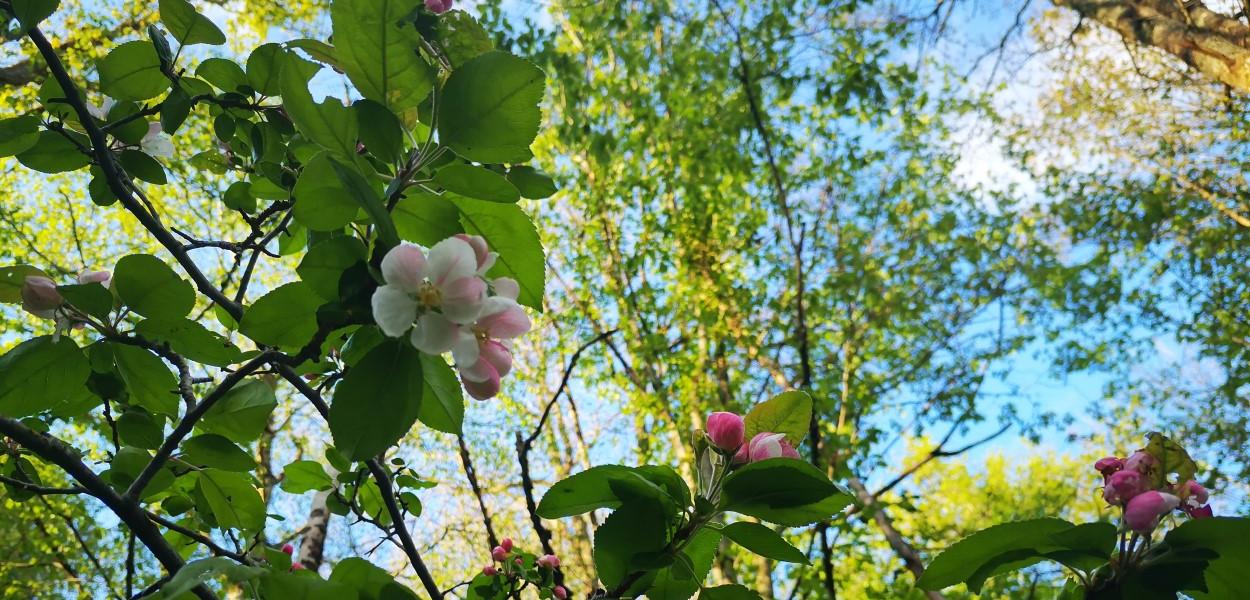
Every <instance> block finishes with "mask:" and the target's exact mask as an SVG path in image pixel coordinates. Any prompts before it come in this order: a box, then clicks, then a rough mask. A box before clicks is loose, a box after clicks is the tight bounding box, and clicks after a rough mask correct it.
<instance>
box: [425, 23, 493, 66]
mask: <svg viewBox="0 0 1250 600" xmlns="http://www.w3.org/2000/svg"><path fill="white" fill-rule="evenodd" d="M436 33H437V35H438V42H439V46H441V47H442V49H443V53H444V54H446V55H447V60H448V61H450V62H451V64H452V66H453V67H459V66H460V65H463V64H464V63H466V62H468V61H470V60H472V59H473V58H476V57H478V56H480V55H482V54H486V53H487V52H490V51H491V50H494V49H495V45H494V44H493V43H492V42H491V39H490V34H489V33H487V32H486V30H485V29H483V28H482V26H481V25H480V24H478V22H477V20H475V19H474V18H473V17H472V16H470V15H469V13H467V12H465V11H463V10H452V11H448V12H445V13H443V14H442V15H441V16H439V18H438V30H437V32H436Z"/></svg>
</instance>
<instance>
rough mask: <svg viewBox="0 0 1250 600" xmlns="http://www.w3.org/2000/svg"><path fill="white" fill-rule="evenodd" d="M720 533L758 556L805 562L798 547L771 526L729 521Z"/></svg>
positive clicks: (805, 557)
mask: <svg viewBox="0 0 1250 600" xmlns="http://www.w3.org/2000/svg"><path fill="white" fill-rule="evenodd" d="M720 532H721V535H724V536H725V537H727V538H729V539H731V540H733V541H734V543H736V544H738V545H739V546H742V547H743V548H746V549H747V550H750V551H751V552H754V553H756V554H758V555H760V556H763V557H766V558H771V559H773V560H781V561H785V562H792V563H800V564H807V556H805V555H804V554H803V553H802V552H801V551H799V549H798V548H795V547H794V546H791V545H790V543H789V542H787V541H786V540H785V538H783V537H781V534H779V533H777V532H776V531H773V530H772V528H770V527H767V526H765V525H760V524H759V523H752V522H750V521H738V522H736V523H730V524H728V525H726V526H724V527H723V528H721V530H720Z"/></svg>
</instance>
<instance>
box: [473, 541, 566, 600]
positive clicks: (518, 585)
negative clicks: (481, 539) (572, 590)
mask: <svg viewBox="0 0 1250 600" xmlns="http://www.w3.org/2000/svg"><path fill="white" fill-rule="evenodd" d="M490 557H491V559H492V560H493V561H494V562H495V563H499V564H498V566H496V565H495V564H489V565H486V566H485V567H483V568H482V575H481V576H480V577H481V578H485V581H479V580H474V582H473V584H472V585H473V586H474V587H479V588H481V589H480V590H479V593H481V595H482V596H483V597H488V598H490V597H514V596H515V594H516V593H518V592H520V591H521V590H522V589H525V587H526V586H528V585H533V586H535V587H536V588H538V589H539V590H540V592H539V593H540V596H542V597H544V598H556V599H557V600H565V599H566V598H568V597H569V591H568V590H567V589H565V588H564V586H562V585H556V583H555V574H556V569H558V568H560V559H559V558H556V555H554V554H544V555H542V556H535V555H533V554H529V553H526V552H523V551H521V550H520V549H518V548H516V547H515V546H514V544H513V543H512V540H511V539H508V538H504V539H503V540H501V541H500V542H499V545H498V546H495V547H494V548H493V549H491V551H490ZM548 590H550V594H546V593H544V592H546V591H548ZM491 592H495V593H491Z"/></svg>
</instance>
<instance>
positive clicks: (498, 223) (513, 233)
mask: <svg viewBox="0 0 1250 600" xmlns="http://www.w3.org/2000/svg"><path fill="white" fill-rule="evenodd" d="M452 202H453V203H454V204H455V205H456V208H457V209H459V210H460V223H461V224H462V225H464V230H465V232H466V233H471V234H476V235H480V236H482V237H484V238H486V242H487V243H488V244H489V245H490V249H491V250H492V251H494V252H498V253H499V258H498V260H496V261H495V266H494V267H491V270H490V272H489V273H488V274H487V275H488V276H489V277H492V278H493V277H511V278H513V279H515V280H516V281H517V283H518V284H520V288H521V291H520V294H519V295H518V296H517V302H520V303H521V304H524V305H525V306H528V307H530V308H533V309H534V310H537V311H542V309H543V286H544V280H545V278H546V263H545V262H544V258H543V245H542V242H541V241H540V240H539V239H538V231H537V230H536V229H534V223H533V222H531V221H530V218H529V216H527V215H526V214H525V212H524V211H522V210H521V208H520V207H519V206H517V205H515V204H499V203H497V202H485V201H482V200H471V199H468V198H455V199H453V200H452Z"/></svg>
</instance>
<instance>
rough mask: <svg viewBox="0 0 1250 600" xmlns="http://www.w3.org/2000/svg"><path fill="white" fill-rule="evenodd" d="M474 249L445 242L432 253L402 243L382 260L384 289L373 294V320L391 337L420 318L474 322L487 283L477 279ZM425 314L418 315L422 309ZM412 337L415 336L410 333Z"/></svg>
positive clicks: (459, 242) (449, 240)
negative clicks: (433, 316)
mask: <svg viewBox="0 0 1250 600" xmlns="http://www.w3.org/2000/svg"><path fill="white" fill-rule="evenodd" d="M476 265H477V258H476V256H475V254H474V251H473V247H472V246H470V245H469V244H468V242H465V241H464V240H461V239H459V238H454V237H451V238H447V239H445V240H443V241H441V242H439V243H437V244H435V245H434V247H433V248H430V251H429V255H428V256H427V255H426V253H425V252H424V251H422V250H421V248H420V247H419V246H414V245H412V244H407V243H405V244H400V245H398V246H395V247H394V248H391V249H390V251H388V252H387V253H386V256H384V257H383V258H382V278H383V279H384V280H385V281H386V285H382V286H379V287H378V289H377V290H376V291H374V293H373V299H372V304H373V318H374V320H375V321H377V323H378V326H379V327H381V328H382V332H383V333H385V334H386V335H388V336H390V337H399V336H401V335H403V334H404V333H406V332H407V331H408V330H409V329H410V328H412V325H413V323H414V322H416V321H417V320H418V316H429V315H436V314H437V315H440V316H441V317H442V318H443V319H446V320H447V321H449V322H451V323H455V324H458V325H463V324H468V323H472V322H473V321H474V320H475V319H477V317H478V314H479V313H480V312H481V309H482V305H481V303H482V300H483V299H484V298H485V297H486V282H485V281H483V280H482V279H481V278H479V277H478V276H477V273H476V268H477V266H476ZM433 309H438V311H439V312H437V313H435V312H427V313H425V315H421V311H422V310H426V311H432V310H433ZM414 336H415V334H414Z"/></svg>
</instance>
